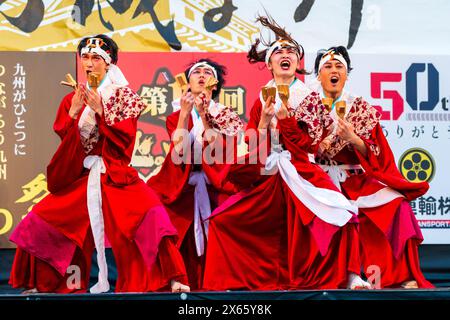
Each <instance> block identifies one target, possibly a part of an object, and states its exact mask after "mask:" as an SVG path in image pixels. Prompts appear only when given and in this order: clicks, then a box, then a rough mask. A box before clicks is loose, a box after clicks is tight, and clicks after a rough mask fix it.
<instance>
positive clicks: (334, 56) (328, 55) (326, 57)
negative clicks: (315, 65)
mask: <svg viewBox="0 0 450 320" xmlns="http://www.w3.org/2000/svg"><path fill="white" fill-rule="evenodd" d="M330 60H337V61H339V62H340V63H342V64H343V65H344V66H345V70H347V71H348V65H347V61H345V58H344V57H343V56H342V55H341V54H340V53H337V52H335V51H334V50H333V49H332V50H328V51H327V52H325V53H324V54H323V56H322V58H321V59H320V62H319V69H318V71H319V72H320V69H322V67H323V65H324V64H325V63H327V62H328V61H330Z"/></svg>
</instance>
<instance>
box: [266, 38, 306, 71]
mask: <svg viewBox="0 0 450 320" xmlns="http://www.w3.org/2000/svg"><path fill="white" fill-rule="evenodd" d="M286 47H293V48H296V49H297V55H298V56H299V57H300V53H299V52H298V51H299V50H298V47H297V46H296V45H295V44H293V43H292V42H289V41H287V40H282V39H281V40H277V41H275V42H274V43H273V44H272V45H271V46H270V48H269V49H267V52H266V57H265V58H264V60H265V62H266V66H268V65H269V60H270V57H271V56H272V54H273V52H274V51H275V50H278V49H280V48H286Z"/></svg>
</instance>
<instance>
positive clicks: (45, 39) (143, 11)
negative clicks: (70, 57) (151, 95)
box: [0, 0, 258, 52]
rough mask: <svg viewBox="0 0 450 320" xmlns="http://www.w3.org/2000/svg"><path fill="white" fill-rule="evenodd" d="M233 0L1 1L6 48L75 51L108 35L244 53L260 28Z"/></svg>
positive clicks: (128, 45)
mask: <svg viewBox="0 0 450 320" xmlns="http://www.w3.org/2000/svg"><path fill="white" fill-rule="evenodd" d="M236 9H237V8H236V7H235V6H234V5H233V3H232V1H229V0H203V1H198V0H172V1H169V0H166V1H155V0H140V1H137V0H135V1H132V0H115V1H110V2H108V1H107V0H53V1H45V2H44V0H28V1H16V0H14V1H5V0H0V14H1V15H0V50H1V51H23V50H30V51H75V50H76V45H77V44H78V42H79V40H80V39H81V38H83V37H85V36H89V35H95V34H98V33H106V34H108V35H109V36H111V37H112V38H113V39H114V40H115V41H116V42H117V44H118V45H119V48H120V49H121V50H122V51H134V52H148V51H172V50H173V51H181V50H182V51H211V52H218V51H220V52H242V51H246V50H247V49H248V46H249V44H250V43H251V39H252V36H253V35H255V34H257V33H258V29H257V28H256V27H254V26H252V25H251V24H249V23H247V22H245V21H244V20H242V19H240V18H239V17H236V16H235V15H234V14H233V12H234V11H235V10H236Z"/></svg>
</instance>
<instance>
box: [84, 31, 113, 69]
mask: <svg viewBox="0 0 450 320" xmlns="http://www.w3.org/2000/svg"><path fill="white" fill-rule="evenodd" d="M91 38H100V39H102V40H103V45H102V46H100V48H102V49H103V50H105V51H106V53H108V54H109V56H110V57H111V63H113V64H117V61H118V60H119V55H118V53H119V47H118V46H117V43H116V42H115V41H114V40H113V39H111V38H110V37H108V36H107V35H106V34H98V35H96V36H93V37H86V38H83V39H82V40H81V41H80V43H79V44H78V47H77V51H78V55H81V49H83V48H84V47H85V46H86V44H87V42H88V40H89V39H91Z"/></svg>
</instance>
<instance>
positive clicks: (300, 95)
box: [259, 79, 312, 119]
mask: <svg viewBox="0 0 450 320" xmlns="http://www.w3.org/2000/svg"><path fill="white" fill-rule="evenodd" d="M265 86H266V87H275V88H276V87H277V85H276V83H275V80H274V79H272V80H270V81H269V82H268V83H267V84H266V85H265ZM311 92H312V90H310V89H309V88H308V87H307V86H306V85H305V84H304V83H303V82H302V81H301V80H299V79H295V80H294V82H293V83H291V85H290V86H289V105H290V106H291V108H294V109H297V108H298V106H299V105H300V103H301V102H302V101H303V99H305V98H306V96H307V95H309V94H310V93H311ZM259 99H260V101H261V103H262V105H263V106H264V104H265V101H264V99H263V97H262V92H260V93H259ZM281 103H282V102H281V99H280V97H279V96H278V89H277V94H276V95H275V106H274V108H275V111H278V110H279V109H280V107H281ZM272 119H274V118H272Z"/></svg>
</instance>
